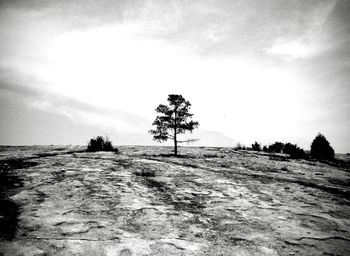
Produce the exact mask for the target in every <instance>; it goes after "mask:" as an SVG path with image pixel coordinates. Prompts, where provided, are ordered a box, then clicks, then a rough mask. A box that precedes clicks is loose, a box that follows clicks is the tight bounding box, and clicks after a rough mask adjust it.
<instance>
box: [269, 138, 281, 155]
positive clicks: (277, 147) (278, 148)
mask: <svg viewBox="0 0 350 256" xmlns="http://www.w3.org/2000/svg"><path fill="white" fill-rule="evenodd" d="M283 146H284V144H283V143H282V142H278V141H276V142H275V143H273V144H272V145H270V146H269V147H268V152H270V153H282V151H283Z"/></svg>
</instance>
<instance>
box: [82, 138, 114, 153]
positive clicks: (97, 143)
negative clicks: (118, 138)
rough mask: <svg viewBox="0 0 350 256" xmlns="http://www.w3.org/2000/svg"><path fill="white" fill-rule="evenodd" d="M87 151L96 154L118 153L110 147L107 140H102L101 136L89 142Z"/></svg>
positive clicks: (110, 144)
mask: <svg viewBox="0 0 350 256" xmlns="http://www.w3.org/2000/svg"><path fill="white" fill-rule="evenodd" d="M87 151H89V152H96V151H114V152H118V149H117V148H114V147H113V146H112V142H111V141H110V140H109V139H108V138H103V137H102V136H97V137H96V138H93V139H91V140H90V142H89V144H88V147H87Z"/></svg>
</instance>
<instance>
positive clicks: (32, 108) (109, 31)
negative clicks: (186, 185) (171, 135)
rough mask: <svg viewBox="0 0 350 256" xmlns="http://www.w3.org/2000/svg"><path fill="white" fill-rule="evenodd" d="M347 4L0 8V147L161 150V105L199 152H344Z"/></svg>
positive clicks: (275, 0) (89, 0) (178, 1)
mask: <svg viewBox="0 0 350 256" xmlns="http://www.w3.org/2000/svg"><path fill="white" fill-rule="evenodd" d="M349 11H350V1H347V0H325V1H323V0H296V1H293V0H266V1H260V0H244V1H239V0H236V1H235V0H221V1H210V0H201V1H196V0H173V1H162V0H159V1H157V0H153V1H150V0H149V1H138V0H135V1H132V0H120V1H112V0H99V1H97V0H77V1H71V0H63V1H51V0H26V1H19V0H18V1H17V0H7V1H3V0H0V42H1V43H0V144H6V145H27V144H86V142H87V141H88V140H89V139H90V138H91V137H92V136H96V135H100V134H101V135H108V136H109V137H110V138H111V140H112V141H113V142H114V144H117V145H122V144H126V145H127V144H129V145H131V144H133V145H135V144H137V145H153V144H154V145H158V143H157V142H155V141H153V140H152V137H151V135H150V134H148V130H150V129H151V128H152V125H151V124H152V121H153V120H154V119H155V117H156V112H155V108H156V107H157V106H158V105H159V104H165V103H166V99H167V96H168V94H182V95H183V97H184V98H185V99H187V100H189V101H190V102H191V104H192V107H191V112H192V113H193V114H194V116H193V118H194V120H196V121H198V122H199V123H200V128H199V129H198V131H195V132H194V134H192V135H186V136H185V138H197V139H199V141H198V142H196V144H194V145H203V146H235V144H236V143H238V142H240V143H242V144H245V145H250V144H251V143H253V142H255V141H258V142H260V143H262V144H269V143H273V142H275V141H282V142H292V143H296V144H298V146H300V147H302V148H304V149H309V148H310V144H311V142H312V140H313V138H314V137H315V136H316V135H317V134H318V133H319V132H320V133H322V134H324V135H325V136H326V138H327V139H328V140H329V142H330V143H331V145H332V146H333V148H334V149H335V151H336V152H339V153H346V152H350V135H349V131H350V93H349V92H350V87H349V81H350V47H349V45H350V15H348V13H349Z"/></svg>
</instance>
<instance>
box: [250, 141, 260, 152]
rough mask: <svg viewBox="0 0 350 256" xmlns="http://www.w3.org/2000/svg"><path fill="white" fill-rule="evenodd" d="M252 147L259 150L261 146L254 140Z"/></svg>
mask: <svg viewBox="0 0 350 256" xmlns="http://www.w3.org/2000/svg"><path fill="white" fill-rule="evenodd" d="M252 149H253V150H255V151H261V146H260V144H259V143H258V142H256V141H255V143H254V144H252Z"/></svg>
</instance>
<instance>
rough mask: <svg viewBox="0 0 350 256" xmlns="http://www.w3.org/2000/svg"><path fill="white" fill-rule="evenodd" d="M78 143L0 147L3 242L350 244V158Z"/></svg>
mask: <svg viewBox="0 0 350 256" xmlns="http://www.w3.org/2000/svg"><path fill="white" fill-rule="evenodd" d="M80 149H81V148H78V147H61V148H58V147H23V148H18V147H2V148H1V152H0V159H1V175H2V177H1V178H2V181H4V180H5V179H6V182H4V183H2V184H1V202H2V203H3V204H5V205H6V204H7V205H8V207H10V208H8V209H11V210H10V211H5V210H2V212H1V215H2V216H1V219H0V220H1V221H0V223H2V225H4V226H6V228H7V229H6V232H3V231H2V232H1V240H0V254H4V255H11V256H12V255H350V225H349V224H350V221H349V216H350V203H349V202H350V201H349V195H350V187H349V184H350V182H349V180H350V177H349V174H350V173H349V171H350V170H349V169H348V168H347V167H346V166H345V167H344V166H343V167H342V166H338V167H335V166H331V165H328V164H325V163H319V162H311V161H306V160H292V159H288V158H287V157H286V156H283V155H268V154H263V153H255V152H250V151H234V150H232V149H229V148H181V149H180V153H181V156H180V157H178V158H175V157H172V156H170V155H168V154H170V153H171V148H167V147H120V148H119V149H120V152H121V153H120V154H115V153H109V152H101V153H84V152H78V153H73V152H74V151H77V150H80ZM4 220H7V221H4ZM8 220H9V221H8ZM6 223H7V224H6Z"/></svg>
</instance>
